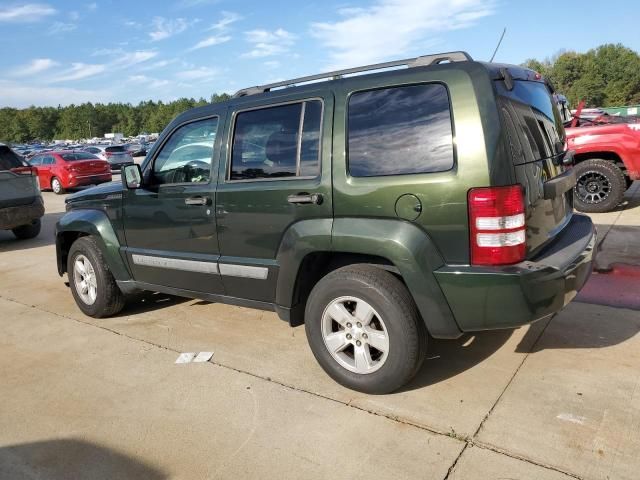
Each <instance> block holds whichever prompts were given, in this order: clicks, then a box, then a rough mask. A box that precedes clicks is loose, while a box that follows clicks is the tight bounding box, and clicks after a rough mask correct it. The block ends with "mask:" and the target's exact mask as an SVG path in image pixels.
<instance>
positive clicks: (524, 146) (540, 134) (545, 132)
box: [498, 80, 564, 164]
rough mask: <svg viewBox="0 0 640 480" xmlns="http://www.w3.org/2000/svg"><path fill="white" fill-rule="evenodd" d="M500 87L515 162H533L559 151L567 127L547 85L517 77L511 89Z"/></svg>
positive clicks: (504, 116) (503, 113)
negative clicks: (563, 123)
mask: <svg viewBox="0 0 640 480" xmlns="http://www.w3.org/2000/svg"><path fill="white" fill-rule="evenodd" d="M498 85H500V83H498ZM498 88H499V94H500V95H499V103H500V105H501V111H502V117H503V119H504V123H505V126H506V130H507V134H508V141H509V143H510V146H511V152H512V155H513V158H514V162H515V163H516V164H517V163H526V162H533V161H537V160H540V159H545V158H550V157H552V156H554V155H556V154H558V153H560V151H561V149H562V147H563V145H564V127H563V126H562V118H561V117H560V113H559V112H558V110H557V108H556V107H555V105H554V102H553V99H552V97H551V94H550V92H549V90H548V89H547V87H546V86H545V85H544V84H543V83H540V82H528V81H521V80H518V81H515V82H514V87H513V90H511V91H509V90H507V89H505V88H504V87H502V86H500V87H498Z"/></svg>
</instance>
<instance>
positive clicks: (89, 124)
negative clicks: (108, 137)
mask: <svg viewBox="0 0 640 480" xmlns="http://www.w3.org/2000/svg"><path fill="white" fill-rule="evenodd" d="M87 125H88V126H89V139H91V138H93V137H92V136H91V122H90V121H89V120H87Z"/></svg>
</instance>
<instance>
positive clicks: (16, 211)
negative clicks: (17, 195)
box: [0, 195, 44, 230]
mask: <svg viewBox="0 0 640 480" xmlns="http://www.w3.org/2000/svg"><path fill="white" fill-rule="evenodd" d="M43 215H44V203H43V201H42V197H41V196H40V195H38V196H36V199H35V201H34V202H33V203H32V204H29V205H20V206H17V207H5V208H0V230H11V229H13V228H16V227H20V226H22V225H29V224H30V223H31V222H33V221H34V220H37V219H39V218H41V217H42V216H43Z"/></svg>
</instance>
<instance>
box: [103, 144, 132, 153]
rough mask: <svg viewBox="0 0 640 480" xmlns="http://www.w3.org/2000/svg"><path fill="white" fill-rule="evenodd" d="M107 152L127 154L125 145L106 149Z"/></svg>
mask: <svg viewBox="0 0 640 480" xmlns="http://www.w3.org/2000/svg"><path fill="white" fill-rule="evenodd" d="M105 151H107V152H114V153H118V152H126V151H127V149H126V148H125V147H124V146H123V145H117V146H115V147H107V148H105Z"/></svg>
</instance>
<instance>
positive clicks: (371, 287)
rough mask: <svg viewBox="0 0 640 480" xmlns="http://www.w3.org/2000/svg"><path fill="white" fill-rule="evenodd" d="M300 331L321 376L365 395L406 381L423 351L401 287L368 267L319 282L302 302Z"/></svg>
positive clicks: (423, 339) (417, 321)
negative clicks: (311, 352) (305, 338)
mask: <svg viewBox="0 0 640 480" xmlns="http://www.w3.org/2000/svg"><path fill="white" fill-rule="evenodd" d="M305 330H306V333H307V339H308V341H309V345H310V347H311V350H312V351H313V354H314V356H315V357H316V359H317V360H318V363H320V366H321V367H322V368H323V369H324V370H325V371H326V372H327V374H329V375H330V376H331V377H332V378H333V379H334V380H335V381H337V382H338V383H340V384H342V385H344V386H346V387H348V388H351V389H353V390H357V391H360V392H365V393H372V394H384V393H390V392H392V391H394V390H396V389H398V388H400V387H401V386H403V385H404V384H406V383H407V382H409V380H411V379H412V378H413V376H414V375H415V374H416V372H417V371H418V369H419V368H420V366H421V365H422V362H423V360H424V356H425V352H426V343H427V335H426V328H425V326H424V323H423V322H422V320H421V318H420V316H419V315H418V311H417V308H416V306H415V303H414V302H413V299H412V298H411V295H410V294H409V292H408V290H407V288H406V287H405V286H404V284H403V283H402V282H401V281H400V280H399V279H398V278H396V277H395V276H394V275H393V274H391V273H389V272H387V271H386V270H383V269H381V268H378V267H375V266H371V265H353V266H348V267H343V268H340V269H338V270H335V271H333V272H331V273H329V274H328V275H326V276H325V277H324V278H322V279H321V280H320V281H319V282H318V283H317V284H316V286H315V287H314V288H313V290H312V291H311V294H310V296H309V300H308V302H307V306H306V310H305Z"/></svg>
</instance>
